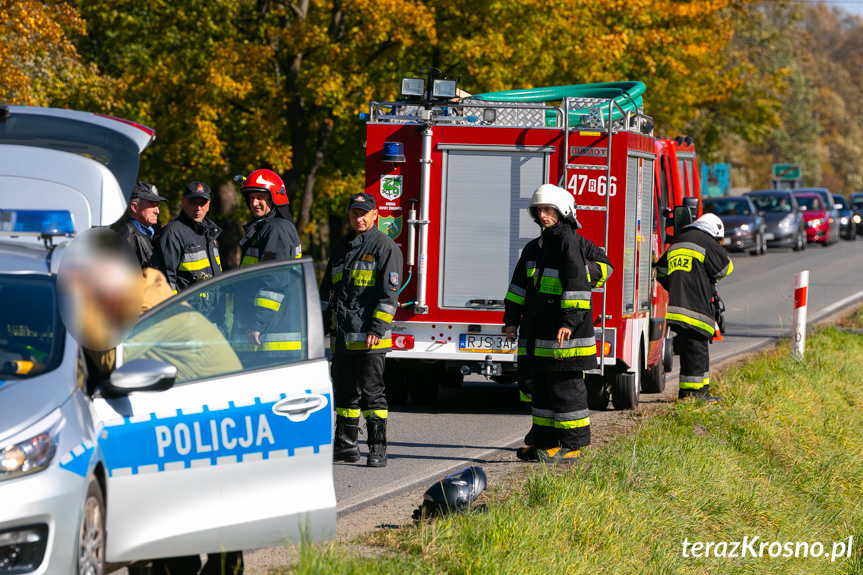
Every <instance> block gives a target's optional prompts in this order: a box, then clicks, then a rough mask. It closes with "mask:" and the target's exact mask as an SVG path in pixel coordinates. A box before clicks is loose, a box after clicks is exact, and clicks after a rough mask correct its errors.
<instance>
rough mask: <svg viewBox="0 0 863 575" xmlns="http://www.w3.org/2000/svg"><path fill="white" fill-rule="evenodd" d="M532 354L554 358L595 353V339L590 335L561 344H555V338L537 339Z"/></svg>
mask: <svg viewBox="0 0 863 575" xmlns="http://www.w3.org/2000/svg"><path fill="white" fill-rule="evenodd" d="M534 354H535V355H536V356H537V357H552V358H554V359H566V358H570V357H584V356H589V355H596V339H594V338H592V337H590V338H587V337H583V338H577V339H570V340H567V341H565V342H563V345H562V346H560V345H558V344H557V340H553V339H538V340H536V349H534Z"/></svg>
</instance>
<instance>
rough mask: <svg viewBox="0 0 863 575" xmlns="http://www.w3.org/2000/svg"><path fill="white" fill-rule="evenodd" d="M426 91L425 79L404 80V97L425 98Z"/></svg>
mask: <svg viewBox="0 0 863 575" xmlns="http://www.w3.org/2000/svg"><path fill="white" fill-rule="evenodd" d="M425 91H426V81H425V78H402V96H415V97H418V98H422V97H423V96H425Z"/></svg>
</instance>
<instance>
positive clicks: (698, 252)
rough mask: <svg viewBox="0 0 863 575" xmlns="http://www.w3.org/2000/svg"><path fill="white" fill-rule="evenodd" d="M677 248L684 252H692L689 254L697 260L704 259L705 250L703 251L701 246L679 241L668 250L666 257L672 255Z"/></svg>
mask: <svg viewBox="0 0 863 575" xmlns="http://www.w3.org/2000/svg"><path fill="white" fill-rule="evenodd" d="M678 250H681V251H684V252H694V253H692V254H690V255H691V256H692V257H694V258H695V259H697V260H699V261H702V262H703V261H704V254H705V253H706V252H705V251H704V248H702V247H701V246H699V245H698V244H694V243H692V242H680V243H679V244H674V246H673V247H672V248H671V251H670V252H668V257H672V255H673V254H674V253H675V252H677V251H678Z"/></svg>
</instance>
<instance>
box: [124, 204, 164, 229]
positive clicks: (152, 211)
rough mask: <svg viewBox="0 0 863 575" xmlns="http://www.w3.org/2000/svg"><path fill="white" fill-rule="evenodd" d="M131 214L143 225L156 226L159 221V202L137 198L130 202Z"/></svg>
mask: <svg viewBox="0 0 863 575" xmlns="http://www.w3.org/2000/svg"><path fill="white" fill-rule="evenodd" d="M129 215H130V216H131V217H132V219H133V220H135V221H137V222H138V223H139V224H141V225H143V226H146V227H151V226H154V225H156V222H158V221H159V203H158V202H151V201H150V200H143V199H139V200H135V201H134V202H132V203H131V204H129Z"/></svg>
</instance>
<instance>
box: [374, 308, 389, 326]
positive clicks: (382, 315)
mask: <svg viewBox="0 0 863 575" xmlns="http://www.w3.org/2000/svg"><path fill="white" fill-rule="evenodd" d="M372 317H373V318H375V319H379V320H381V321H385V322H387V323H392V321H393V314H391V313H387V312H385V311H381V310H379V309H376V310H375V311H374V313H373V314H372Z"/></svg>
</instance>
